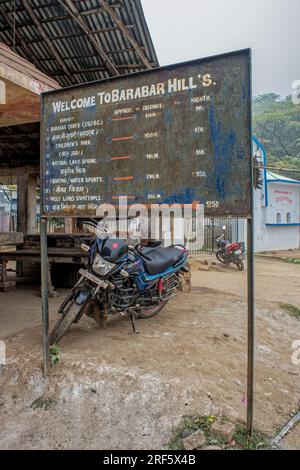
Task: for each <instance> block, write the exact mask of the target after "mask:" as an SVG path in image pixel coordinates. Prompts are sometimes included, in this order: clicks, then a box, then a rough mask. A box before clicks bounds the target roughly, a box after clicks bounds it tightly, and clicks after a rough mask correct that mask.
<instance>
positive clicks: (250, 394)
mask: <svg viewBox="0 0 300 470" xmlns="http://www.w3.org/2000/svg"><path fill="white" fill-rule="evenodd" d="M253 225H254V224H253V218H251V219H248V220H247V282H248V364H247V434H248V435H249V436H251V435H252V433H253V406H254V348H255V338H254V319H255V306H254V246H253V228H254V227H253Z"/></svg>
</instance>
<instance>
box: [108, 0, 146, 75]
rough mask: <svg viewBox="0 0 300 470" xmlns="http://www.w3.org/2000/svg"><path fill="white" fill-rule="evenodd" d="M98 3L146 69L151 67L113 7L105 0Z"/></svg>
mask: <svg viewBox="0 0 300 470" xmlns="http://www.w3.org/2000/svg"><path fill="white" fill-rule="evenodd" d="M100 5H101V6H102V7H103V9H104V10H105V11H106V13H108V15H109V16H110V17H111V19H112V21H113V22H114V23H115V24H116V25H117V26H118V27H119V28H120V30H121V31H122V33H123V34H124V36H125V37H126V39H127V40H128V41H129V43H130V44H131V45H132V47H133V48H134V49H135V51H136V53H137V55H138V56H139V58H140V59H141V61H142V62H143V64H144V65H145V67H147V68H148V69H152V65H151V64H150V62H149V60H148V59H147V57H146V55H145V53H144V51H143V50H142V48H141V46H140V45H139V43H138V42H137V41H136V40H135V39H134V37H133V35H132V34H131V32H130V31H128V29H127V27H126V26H125V24H124V23H123V21H122V20H121V18H120V17H119V16H118V15H117V13H116V12H115V11H114V9H113V8H112V7H111V6H110V5H109V4H108V3H107V1H106V0H100Z"/></svg>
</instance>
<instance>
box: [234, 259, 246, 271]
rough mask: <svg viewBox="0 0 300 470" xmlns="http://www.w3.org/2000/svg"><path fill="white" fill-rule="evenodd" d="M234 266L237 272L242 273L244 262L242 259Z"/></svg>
mask: <svg viewBox="0 0 300 470" xmlns="http://www.w3.org/2000/svg"><path fill="white" fill-rule="evenodd" d="M235 264H236V265H237V268H238V270H239V271H244V269H245V265H244V261H243V260H242V259H237V260H236V262H235Z"/></svg>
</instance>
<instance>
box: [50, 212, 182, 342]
mask: <svg viewBox="0 0 300 470" xmlns="http://www.w3.org/2000/svg"><path fill="white" fill-rule="evenodd" d="M89 224H90V225H92V226H93V227H95V228H96V234H97V237H96V239H95V240H93V241H92V243H91V244H90V246H88V245H86V244H83V245H82V246H81V248H82V249H83V250H84V251H85V252H87V253H88V261H87V264H86V267H85V269H80V271H79V275H80V278H79V280H78V282H77V283H76V284H75V286H74V287H73V289H72V290H71V292H70V294H69V295H68V296H67V298H66V299H65V300H64V302H63V304H62V305H61V307H60V309H59V315H60V316H59V319H58V321H57V323H56V324H55V326H54V328H53V330H52V331H51V334H50V345H53V344H56V343H58V342H59V341H60V339H61V338H62V336H63V335H64V334H65V332H66V331H67V330H68V328H69V327H70V326H71V325H72V323H78V321H79V320H80V319H81V317H82V316H83V315H84V314H86V315H88V316H89V317H92V318H93V319H94V320H95V321H96V322H97V323H98V324H99V325H103V324H104V323H105V321H106V319H107V317H108V315H116V314H123V315H125V314H126V315H129V317H130V319H131V324H132V328H133V331H134V332H136V329H135V320H136V319H138V318H151V317H153V316H155V315H157V314H158V313H159V312H160V311H161V310H162V309H163V308H164V307H165V305H166V304H167V302H168V300H169V299H170V298H171V297H173V296H175V295H176V294H177V292H178V289H179V288H180V284H181V282H182V275H183V274H184V273H187V272H189V269H188V254H187V250H186V248H185V247H184V246H182V245H174V246H170V247H168V248H162V247H161V242H154V243H150V244H149V245H148V246H141V245H140V244H138V245H136V246H135V247H133V246H129V245H128V243H127V242H126V241H124V240H121V239H119V238H116V237H113V236H110V234H109V232H108V230H107V227H106V226H105V224H104V223H102V224H100V226H99V224H97V222H96V221H89Z"/></svg>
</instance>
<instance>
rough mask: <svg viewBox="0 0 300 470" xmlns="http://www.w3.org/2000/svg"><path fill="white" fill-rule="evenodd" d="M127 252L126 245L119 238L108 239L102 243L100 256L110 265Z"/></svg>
mask: <svg viewBox="0 0 300 470" xmlns="http://www.w3.org/2000/svg"><path fill="white" fill-rule="evenodd" d="M127 252H128V244H127V243H126V242H125V241H124V240H120V239H119V238H108V239H107V240H105V241H104V243H103V246H102V250H101V256H102V258H104V259H106V260H107V261H109V262H110V263H115V262H116V261H118V259H120V258H122V256H124V255H125V254H126V253H127Z"/></svg>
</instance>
